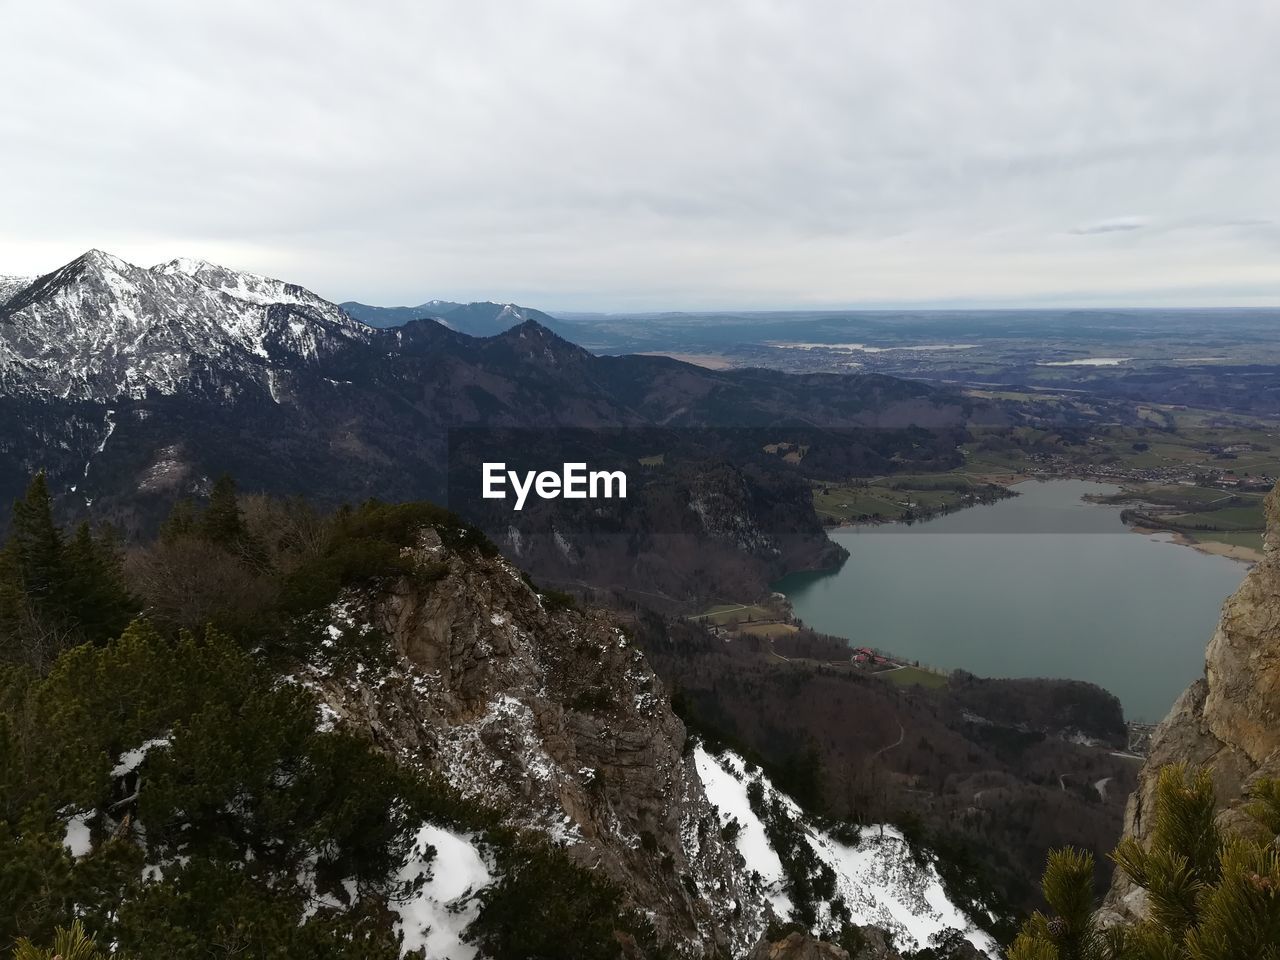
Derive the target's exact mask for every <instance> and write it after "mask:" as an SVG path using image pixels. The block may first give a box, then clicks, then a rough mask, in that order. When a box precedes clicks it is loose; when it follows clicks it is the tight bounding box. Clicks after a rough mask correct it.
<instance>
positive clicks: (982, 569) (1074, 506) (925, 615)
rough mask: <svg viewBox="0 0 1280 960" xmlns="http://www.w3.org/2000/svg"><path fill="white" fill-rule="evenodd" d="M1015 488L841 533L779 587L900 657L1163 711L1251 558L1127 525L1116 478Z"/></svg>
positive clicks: (1156, 714) (809, 609)
mask: <svg viewBox="0 0 1280 960" xmlns="http://www.w3.org/2000/svg"><path fill="white" fill-rule="evenodd" d="M1014 489H1015V490H1017V491H1018V492H1019V494H1020V496H1018V497H1015V498H1013V499H1010V500H1002V501H1000V502H999V503H995V504H991V505H989V506H978V507H972V508H969V509H966V510H962V511H959V512H957V513H953V514H949V515H947V516H944V517H939V518H938V519H936V520H931V521H928V522H926V523H919V524H915V525H913V526H904V525H900V524H887V525H881V526H871V527H856V528H842V529H839V530H835V531H833V532H832V534H831V538H832V539H833V540H835V541H836V542H838V543H840V544H843V545H844V546H845V547H846V548H847V549H848V550H849V559H848V561H847V562H846V563H845V564H844V566H843V567H841V568H840V570H838V571H836V572H834V573H826V574H797V575H793V576H791V577H788V578H787V579H786V580H784V581H782V582H781V583H779V584H778V585H777V587H776V588H777V589H779V590H781V591H782V592H783V593H785V594H787V596H788V597H789V598H790V600H791V602H792V605H793V607H794V610H795V614H796V616H797V617H798V618H800V619H801V620H803V621H804V623H805V624H807V625H808V626H810V627H813V628H814V629H816V630H820V631H823V632H825V633H831V634H835V635H837V636H842V637H847V638H848V639H849V640H850V641H851V642H853V643H854V644H858V645H862V644H866V645H868V646H872V647H878V648H881V649H884V650H888V651H891V652H892V653H894V654H897V655H899V656H903V657H907V658H909V659H912V660H918V661H920V662H921V663H923V664H929V665H932V666H936V667H942V668H946V669H955V668H962V669H965V670H968V671H970V672H972V673H976V674H979V675H981V676H990V677H1069V678H1072V679H1077V680H1089V681H1092V682H1094V683H1097V684H1099V685H1101V686H1103V687H1105V688H1106V689H1108V690H1110V691H1111V692H1112V693H1114V694H1116V696H1118V697H1119V698H1120V701H1121V703H1123V704H1124V709H1125V715H1126V716H1127V717H1128V718H1129V719H1131V720H1148V721H1154V720H1159V719H1160V718H1162V717H1163V716H1164V714H1165V713H1166V712H1167V711H1168V709H1169V707H1170V706H1171V705H1172V704H1173V701H1174V700H1175V699H1176V698H1177V696H1178V694H1180V693H1181V692H1182V690H1183V689H1184V688H1185V687H1186V686H1187V684H1188V683H1190V682H1191V681H1192V680H1194V679H1195V678H1196V677H1198V676H1200V675H1201V673H1202V671H1203V665H1204V648H1205V645H1206V644H1207V643H1208V642H1209V637H1210V636H1211V635H1212V633H1213V629H1214V626H1215V625H1216V623H1217V620H1218V612H1219V609H1220V608H1221V606H1222V602H1223V600H1225V599H1226V598H1227V597H1228V596H1230V595H1231V594H1232V593H1233V592H1234V591H1235V589H1236V587H1237V586H1238V585H1239V584H1240V581H1241V580H1242V579H1243V578H1244V575H1245V573H1246V570H1247V568H1246V566H1245V565H1244V564H1242V563H1240V562H1238V561H1235V560H1230V559H1227V558H1225V557H1215V556H1209V555H1207V554H1203V553H1200V552H1199V551H1196V550H1193V549H1191V548H1190V547H1186V546H1180V545H1178V544H1175V543H1172V542H1171V541H1170V540H1169V539H1168V538H1167V537H1165V536H1163V535H1156V536H1144V535H1139V534H1136V533H1132V532H1129V531H1127V530H1126V529H1125V528H1124V526H1123V524H1121V522H1120V508H1119V507H1112V506H1102V505H1098V504H1093V503H1089V502H1086V501H1084V500H1082V499H1081V497H1082V496H1083V495H1085V494H1087V493H1102V492H1111V491H1113V490H1115V489H1116V488H1114V487H1110V486H1108V485H1105V484H1099V483H1090V482H1087V481H1083V480H1049V481H1034V480H1032V481H1027V482H1025V483H1021V484H1018V485H1017V486H1016V487H1015V488H1014Z"/></svg>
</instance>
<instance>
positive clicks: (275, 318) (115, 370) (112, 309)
mask: <svg viewBox="0 0 1280 960" xmlns="http://www.w3.org/2000/svg"><path fill="white" fill-rule="evenodd" d="M0 303H3V306H0V394H8V395H22V394H44V395H52V396H62V397H67V398H70V399H75V400H98V401H110V400H114V399H116V398H119V397H134V398H140V397H144V396H146V395H147V393H148V392H149V391H154V392H157V393H160V394H173V393H177V392H179V391H180V390H181V389H182V388H183V386H184V384H186V383H187V382H188V381H189V380H190V377H191V375H192V373H193V371H194V370H196V369H199V368H202V367H208V366H209V362H210V361H217V365H218V367H219V368H220V369H224V370H227V371H229V372H231V373H238V374H247V375H248V376H249V377H250V378H252V379H257V380H264V379H265V370H266V368H267V367H274V368H285V369H288V368H292V367H298V366H304V365H309V364H312V363H315V362H316V361H317V360H319V359H322V358H324V357H325V356H327V355H330V354H332V353H333V352H335V351H336V350H338V349H340V348H341V346H342V345H343V344H345V343H352V342H368V340H369V336H370V333H369V331H368V329H367V328H366V327H364V326H363V325H362V324H360V323H358V322H356V321H354V320H352V319H351V318H350V317H348V316H347V315H346V314H345V313H344V312H343V311H342V309H341V308H339V307H338V306H336V305H335V304H332V303H329V302H328V301H327V300H324V299H323V298H321V297H318V296H316V295H315V294H313V293H311V292H310V291H308V290H306V289H304V288H303V287H301V286H298V285H297V284H291V283H286V282H284V281H281V280H274V279H271V278H269V277H262V276H258V275H257V274H251V273H241V272H238V271H235V270H229V269H227V268H225V267H219V266H216V265H214V264H210V263H207V262H205V261H202V260H189V259H180V260H172V261H169V262H168V263H164V264H159V265H157V266H155V267H152V268H150V269H147V268H143V267H138V266H135V265H133V264H130V263H127V262H126V261H124V260H121V259H120V258H119V257H116V256H113V255H111V254H109V253H104V252H103V251H101V250H90V251H89V252H88V253H86V254H84V255H83V256H80V257H78V258H76V259H75V260H73V261H72V262H71V263H69V264H67V265H65V266H63V267H62V268H60V269H58V270H56V271H54V272H53V273H50V274H46V275H45V276H43V277H38V278H36V279H35V280H34V281H31V282H30V283H25V284H23V285H22V286H21V287H17V288H16V289H14V288H13V287H12V286H11V285H6V284H5V283H0Z"/></svg>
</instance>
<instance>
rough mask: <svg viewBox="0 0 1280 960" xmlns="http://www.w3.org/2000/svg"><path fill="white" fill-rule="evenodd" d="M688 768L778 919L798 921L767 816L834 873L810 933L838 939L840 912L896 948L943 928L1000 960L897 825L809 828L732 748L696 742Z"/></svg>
mask: <svg viewBox="0 0 1280 960" xmlns="http://www.w3.org/2000/svg"><path fill="white" fill-rule="evenodd" d="M694 763H695V766H696V767H697V770H698V776H699V777H700V778H701V780H702V783H703V786H704V788H705V789H706V793H707V799H708V800H709V801H710V802H711V803H712V804H713V805H714V806H715V807H716V809H717V811H718V814H719V817H720V823H721V825H722V826H729V825H730V824H731V823H733V822H735V821H736V823H737V832H736V835H735V837H734V842H735V844H736V846H737V849H738V853H739V854H740V855H741V856H742V858H743V860H744V861H745V866H746V869H747V870H748V871H750V872H753V873H755V874H756V875H757V876H758V877H759V878H760V881H761V883H762V884H763V886H764V889H765V895H766V896H767V898H768V901H769V905H770V907H771V908H772V910H773V912H774V915H775V916H777V917H778V918H779V919H780V920H790V919H799V914H798V913H797V911H796V907H797V906H798V905H797V904H795V903H794V902H793V900H792V897H791V893H790V883H789V878H788V876H787V872H786V869H785V868H784V866H783V857H782V856H780V855H779V851H778V850H776V849H775V848H774V845H773V841H772V840H771V839H770V836H771V832H770V829H769V826H768V825H767V824H766V818H773V817H775V816H780V817H785V818H787V819H789V820H790V821H791V823H793V824H796V825H798V826H799V827H800V829H801V831H802V837H803V839H802V842H803V843H805V844H807V845H808V847H809V849H810V850H811V851H812V853H813V854H814V855H815V856H816V859H817V862H818V863H819V864H820V865H821V867H820V869H822V868H825V869H829V870H830V871H831V872H832V874H833V875H834V879H835V882H834V894H835V895H834V896H832V897H831V898H830V899H825V900H824V899H819V902H818V903H817V904H816V905H815V906H816V918H817V919H816V921H815V922H814V923H813V924H812V926H811V928H810V932H811V933H812V934H813V935H814V936H823V935H835V934H837V933H838V932H839V922H840V920H841V917H840V916H839V914H840V913H841V911H842V909H843V910H847V912H848V915H847V917H844V918H843V919H846V920H848V921H849V922H852V923H855V924H858V925H859V926H873V927H878V928H880V929H881V930H884V931H886V932H888V933H891V934H893V937H894V944H895V946H896V947H897V948H898V949H899V950H922V949H925V948H927V947H929V946H931V945H932V944H933V943H934V942H935V938H937V937H939V936H940V935H942V934H945V933H946V932H947V931H949V930H959V931H961V933H962V934H963V935H964V937H965V939H966V940H968V941H969V942H970V943H971V944H972V945H973V946H974V947H975V948H977V949H978V950H980V951H982V952H983V953H986V954H987V955H988V956H990V957H992V958H993V960H994V958H997V957H999V945H998V944H997V943H996V941H995V940H994V938H992V937H991V936H990V935H989V934H988V933H986V932H985V931H983V930H981V929H979V928H978V926H977V925H976V924H975V923H974V922H973V920H972V919H971V918H970V917H968V916H966V915H965V913H964V912H963V911H962V910H961V909H960V908H959V907H957V906H956V905H955V904H953V903H952V902H951V900H950V899H949V898H948V896H947V892H946V889H945V888H944V886H943V883H942V878H941V877H940V876H939V874H938V871H937V868H936V867H935V866H934V864H932V863H928V862H925V863H924V865H921V862H920V861H919V860H918V859H917V857H916V856H915V855H914V854H913V851H912V849H911V845H910V843H909V842H908V841H907V839H906V838H905V837H904V836H903V835H902V833H901V832H900V831H899V830H897V829H896V828H894V827H892V826H890V825H887V824H878V825H873V826H868V827H863V828H862V829H861V830H860V831H859V835H858V837H857V839H856V841H854V842H852V843H849V842H846V841H847V838H845V839H839V838H837V837H835V836H832V835H831V833H829V832H827V831H825V830H822V829H820V828H819V827H817V826H815V825H813V824H812V823H810V822H809V820H808V818H807V817H806V816H805V814H804V813H803V811H802V810H801V809H800V807H799V806H798V805H797V804H796V803H795V802H794V801H793V800H792V799H791V798H790V797H788V796H787V795H786V794H784V793H782V792H780V791H779V790H777V789H776V788H775V787H774V786H773V784H772V783H771V782H770V781H769V778H768V777H767V776H765V775H764V774H763V773H761V772H760V771H758V770H756V771H751V770H749V769H748V768H747V765H746V763H744V761H743V760H742V758H741V757H739V756H738V755H737V754H735V753H733V752H732V751H724V752H723V753H721V754H720V755H718V756H717V755H715V754H712V753H711V752H709V751H708V750H707V749H706V747H704V746H702V745H699V746H698V747H697V748H696V749H695V751H694ZM753 795H754V800H753ZM771 811H776V813H775V812H771ZM762 814H763V816H762ZM774 835H776V830H775V831H774Z"/></svg>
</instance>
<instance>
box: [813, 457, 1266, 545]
mask: <svg viewBox="0 0 1280 960" xmlns="http://www.w3.org/2000/svg"><path fill="white" fill-rule="evenodd" d="M1033 480H1034V481H1037V482H1039V483H1052V482H1053V481H1055V480H1083V481H1085V482H1088V483H1099V482H1110V481H1099V480H1098V479H1097V478H1096V477H1090V476H1086V475H1084V474H1077V473H1055V474H1049V475H1043V474H1030V473H1009V474H992V475H990V476H986V477H984V478H983V482H984V483H990V484H994V485H996V486H1000V487H1004V488H1005V489H1007V490H1010V491H1013V488H1014V487H1016V486H1018V485H1019V484H1022V483H1029V482H1031V481H1033ZM1113 485H1115V486H1122V485H1121V484H1119V483H1118V482H1117V483H1114V484H1113ZM1014 493H1015V495H1016V491H1014ZM1083 499H1084V500H1085V502H1088V503H1094V502H1096V501H1093V500H1091V499H1090V498H1089V497H1088V496H1087V495H1086V496H1085V497H1084V498H1083ZM980 506H989V504H982V503H969V504H962V505H958V506H956V507H954V508H953V509H949V510H943V511H939V512H938V513H935V514H931V515H930V516H927V517H921V518H919V519H915V520H911V521H906V520H870V521H861V522H854V521H850V520H842V521H840V522H839V523H833V524H828V525H826V529H827V531H828V532H833V531H840V530H851V531H857V530H873V529H876V528H877V527H895V526H907V527H909V526H914V525H918V524H927V523H929V522H930V521H932V520H937V519H941V518H942V517H946V516H950V515H952V514H956V513H960V512H962V511H965V510H971V509H973V508H974V507H980ZM1124 527H1125V529H1126V530H1128V531H1130V532H1132V533H1137V534H1141V535H1142V536H1151V535H1153V534H1157V533H1165V534H1169V541H1168V542H1170V543H1173V544H1175V545H1177V546H1180V547H1190V548H1191V549H1192V550H1195V551H1197V552H1199V553H1203V554H1207V555H1209V556H1213V557H1226V558H1227V559H1228V560H1234V561H1236V562H1237V563H1243V564H1245V565H1246V566H1249V567H1251V566H1253V565H1254V564H1255V563H1258V562H1259V561H1260V560H1262V559H1263V553H1262V551H1261V550H1255V549H1254V548H1252V547H1245V546H1240V545H1239V544H1231V543H1223V542H1221V541H1219V540H1197V539H1195V538H1194V537H1191V536H1188V535H1187V534H1185V533H1182V532H1181V531H1178V530H1166V529H1160V528H1155V527H1145V526H1142V525H1140V524H1133V525H1130V524H1127V523H1126V524H1125V525H1124Z"/></svg>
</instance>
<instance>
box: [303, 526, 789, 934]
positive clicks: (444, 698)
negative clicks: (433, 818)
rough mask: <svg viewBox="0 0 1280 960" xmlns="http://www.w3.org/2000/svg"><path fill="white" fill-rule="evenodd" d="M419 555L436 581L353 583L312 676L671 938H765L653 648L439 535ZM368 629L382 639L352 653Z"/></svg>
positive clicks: (409, 759)
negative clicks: (644, 652) (561, 850)
mask: <svg viewBox="0 0 1280 960" xmlns="http://www.w3.org/2000/svg"><path fill="white" fill-rule="evenodd" d="M410 552H411V554H412V557H413V562H414V563H415V565H416V570H418V571H420V572H425V575H419V576H417V577H412V576H411V577H406V578H403V579H402V580H400V581H399V582H398V583H397V584H396V585H395V587H394V588H392V589H390V590H372V591H366V592H364V593H361V592H358V591H353V592H350V593H348V594H346V595H344V597H343V599H342V600H341V601H340V602H338V603H336V604H334V605H333V607H332V608H331V610H330V615H331V620H330V622H329V623H327V624H322V625H321V627H322V632H321V636H324V637H326V641H325V642H323V643H322V644H321V645H320V646H319V647H318V648H317V649H316V650H315V652H314V654H313V656H312V657H311V658H310V662H309V664H308V670H307V671H306V672H304V673H301V674H300V675H299V680H300V681H301V682H303V683H304V684H306V685H307V686H310V687H312V688H313V689H315V690H316V691H317V693H318V694H319V695H320V698H321V700H322V702H323V703H325V704H326V705H327V707H328V708H329V710H330V711H332V719H333V721H334V722H336V723H337V724H339V725H342V726H348V727H353V728H356V729H359V730H361V731H362V732H364V733H367V734H368V735H369V736H370V737H371V738H372V739H373V741H374V742H375V743H376V744H377V745H378V746H380V747H382V748H383V749H384V750H386V751H388V752H390V753H392V754H394V755H395V756H396V757H397V758H398V759H399V760H400V761H402V762H403V763H405V764H408V765H411V766H414V767H417V768H419V769H422V770H426V771H430V772H432V773H435V774H439V775H441V776H442V777H443V778H444V779H445V780H447V781H448V782H449V783H450V784H451V785H452V786H454V787H456V788H457V789H459V790H460V791H461V792H462V793H463V795H464V796H467V797H471V798H475V799H479V800H482V801H484V802H485V803H486V804H489V805H492V806H495V807H497V808H498V809H500V810H502V811H505V812H506V813H507V815H508V817H509V820H510V821H511V822H512V823H514V824H517V825H519V826H521V827H524V828H528V829H532V830H536V831H538V832H541V833H545V834H547V835H548V836H550V837H551V838H552V839H554V840H555V841H557V842H558V843H561V844H563V845H565V846H566V847H567V849H568V850H569V851H570V853H571V855H572V856H573V857H574V858H575V859H576V860H577V861H578V862H580V863H581V864H582V865H584V866H587V867H591V868H595V869H598V870H600V871H602V872H603V873H604V874H606V875H607V876H608V877H609V878H610V879H612V880H613V881H615V882H616V883H618V884H619V885H620V886H621V887H622V889H623V890H625V891H626V893H627V895H628V898H629V899H630V900H631V901H632V902H633V903H634V904H636V905H638V906H639V907H641V908H642V909H644V910H645V911H646V912H647V913H648V914H649V915H650V916H651V917H652V920H653V922H654V925H655V927H656V928H657V931H658V933H659V935H660V937H661V938H662V939H664V940H666V941H668V942H670V943H673V944H677V945H680V946H681V947H682V948H684V949H685V950H688V951H690V952H693V953H695V954H697V955H703V954H707V955H711V954H714V953H716V952H722V953H726V954H729V955H739V954H741V953H744V952H745V951H746V950H747V949H749V948H750V946H751V945H752V944H753V943H754V942H755V941H756V940H757V939H758V938H759V936H760V935H761V933H762V932H763V931H764V927H765V922H766V915H765V908H764V899H763V896H762V895H761V893H760V891H759V890H758V887H757V884H756V881H755V880H754V878H752V877H751V876H750V875H749V874H748V873H747V872H746V871H745V870H743V869H742V868H741V866H740V865H739V864H738V862H737V858H736V854H735V851H734V850H733V849H732V847H731V846H730V845H727V844H726V843H725V842H724V841H723V840H722V839H721V836H720V831H719V829H718V826H717V824H716V819H715V811H714V809H713V808H712V807H711V805H710V804H709V803H708V801H707V797H706V794H705V792H704V790H703V786H702V783H701V781H700V780H699V778H698V774H697V771H696V770H695V768H694V765H693V759H692V757H690V756H686V755H684V752H683V747H684V739H685V734H684V727H683V725H682V724H681V723H680V721H679V720H678V719H677V718H676V717H675V715H674V714H673V713H672V712H671V710H670V707H669V705H668V703H667V700H666V697H665V694H664V692H663V690H662V688H661V685H660V683H659V682H658V680H657V678H656V677H655V676H654V675H653V673H652V672H651V671H650V670H649V668H648V666H647V665H646V664H645V663H644V659H643V657H642V656H641V654H640V652H639V651H638V650H636V649H635V648H634V647H632V645H631V644H630V643H629V641H628V639H627V637H626V636H625V635H624V634H623V633H622V632H621V631H620V630H619V629H618V627H617V626H616V625H614V624H613V623H612V622H611V621H609V620H607V619H605V618H604V617H602V616H599V615H595V614H590V613H584V612H581V611H578V610H576V609H573V608H572V607H570V606H569V605H568V604H567V603H566V602H565V601H564V600H563V599H561V598H554V597H551V596H543V595H539V594H538V593H537V592H535V591H534V590H533V589H532V588H531V587H530V586H529V584H528V583H527V582H526V581H524V580H523V579H522V578H521V575H520V573H519V572H518V571H517V570H515V569H514V568H513V567H511V566H510V565H509V564H507V563H506V562H505V561H504V560H502V559H501V558H499V557H496V556H490V557H482V556H479V555H474V554H473V555H464V554H463V553H461V552H459V551H457V550H455V549H452V548H451V547H449V546H447V545H446V544H445V543H444V541H443V540H442V538H441V536H440V533H439V532H438V531H437V530H435V529H430V528H428V529H426V530H424V531H423V532H422V534H421V537H420V539H419V541H418V543H417V545H416V546H415V547H413V548H412V549H411V551H410ZM362 636H370V637H376V638H379V639H377V640H376V641H375V642H373V643H370V644H367V645H366V647H365V649H366V650H367V652H366V653H365V654H364V655H363V656H357V657H352V656H350V655H345V656H344V655H343V651H344V650H348V649H349V648H350V647H351V646H353V645H357V644H358V643H359V638H360V637H362ZM384 637H385V638H386V641H387V642H388V643H389V648H382V647H381V644H382V642H383V641H382V639H381V638H384Z"/></svg>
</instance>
